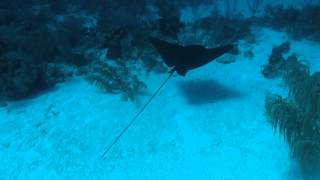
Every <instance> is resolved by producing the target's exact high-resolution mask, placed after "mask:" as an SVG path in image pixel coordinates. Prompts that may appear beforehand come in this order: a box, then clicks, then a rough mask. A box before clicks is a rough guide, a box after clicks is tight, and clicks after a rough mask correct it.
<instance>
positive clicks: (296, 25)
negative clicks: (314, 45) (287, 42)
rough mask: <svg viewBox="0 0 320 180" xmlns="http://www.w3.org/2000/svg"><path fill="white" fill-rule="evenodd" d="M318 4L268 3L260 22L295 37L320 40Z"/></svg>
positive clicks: (319, 7)
mask: <svg viewBox="0 0 320 180" xmlns="http://www.w3.org/2000/svg"><path fill="white" fill-rule="evenodd" d="M319 19H320V5H307V6H305V7H302V8H295V7H284V6H281V5H278V6H272V5H268V6H266V8H265V15H264V17H263V18H262V19H261V22H262V23H263V24H265V25H268V26H271V27H273V28H275V29H277V30H282V31H286V32H287V33H289V34H290V35H291V36H292V37H293V38H296V39H301V38H305V39H310V40H315V41H320V24H319V23H318V21H319Z"/></svg>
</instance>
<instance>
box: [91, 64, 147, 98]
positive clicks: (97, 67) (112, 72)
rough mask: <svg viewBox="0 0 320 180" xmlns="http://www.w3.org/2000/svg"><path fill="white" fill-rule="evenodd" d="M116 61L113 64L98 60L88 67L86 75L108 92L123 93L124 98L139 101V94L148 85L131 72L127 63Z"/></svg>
mask: <svg viewBox="0 0 320 180" xmlns="http://www.w3.org/2000/svg"><path fill="white" fill-rule="evenodd" d="M114 63H116V64H114ZM114 63H113V65H111V64H110V63H108V62H106V61H103V60H96V61H94V63H93V64H92V65H91V66H89V67H88V68H87V70H86V73H85V75H86V77H87V79H88V80H89V81H90V82H91V83H92V84H95V85H96V86H98V87H99V88H101V89H102V90H104V91H105V92H107V93H111V94H122V98H123V100H130V101H138V95H139V94H140V93H142V92H143V90H145V89H146V85H145V84H144V83H143V82H142V81H140V80H139V79H138V77H137V76H136V75H135V74H133V73H131V72H130V70H129V69H128V67H127V66H126V65H125V63H122V62H121V61H115V62H114Z"/></svg>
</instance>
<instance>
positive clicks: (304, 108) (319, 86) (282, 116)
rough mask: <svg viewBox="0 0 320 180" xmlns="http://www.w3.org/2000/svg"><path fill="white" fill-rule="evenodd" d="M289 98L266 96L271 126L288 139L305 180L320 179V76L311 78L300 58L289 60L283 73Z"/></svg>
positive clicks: (316, 74) (315, 74)
mask: <svg viewBox="0 0 320 180" xmlns="http://www.w3.org/2000/svg"><path fill="white" fill-rule="evenodd" d="M283 79H284V82H285V84H286V86H287V88H288V90H289V95H288V97H286V98H284V97H281V96H279V95H276V94H269V95H268V96H267V97H266V103H265V108H266V112H267V115H268V116H269V118H270V123H271V124H272V127H273V128H274V130H275V131H278V132H279V133H280V134H281V135H283V137H284V138H285V139H286V140H287V142H288V144H289V147H290V149H291V154H292V156H293V158H294V159H295V160H297V162H298V163H299V165H300V168H301V170H302V172H303V174H304V175H305V176H306V177H305V178H306V179H309V178H310V177H312V178H311V179H319V178H320V174H319V172H320V126H319V125H320V109H319V107H320V93H319V92H320V73H319V72H317V73H314V74H312V75H310V72H309V68H308V66H307V65H305V64H303V63H302V62H300V61H298V58H296V57H292V58H290V59H288V61H287V63H286V67H285V71H284V73H283Z"/></svg>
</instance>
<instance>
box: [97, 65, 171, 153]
mask: <svg viewBox="0 0 320 180" xmlns="http://www.w3.org/2000/svg"><path fill="white" fill-rule="evenodd" d="M174 72H175V71H174V69H172V70H171V71H170V72H169V73H170V74H169V76H168V77H167V78H166V79H165V80H164V81H163V83H162V84H161V85H160V86H159V88H158V89H157V90H156V91H155V92H154V93H153V94H152V96H151V97H150V98H149V100H148V101H147V102H146V103H145V104H144V105H143V107H142V108H141V109H140V111H139V112H137V114H136V115H135V116H134V117H133V118H132V119H131V121H130V122H129V123H128V124H127V125H126V126H125V127H124V128H123V129H122V131H121V132H120V133H119V134H118V135H117V136H116V138H115V139H114V140H113V141H112V143H111V144H110V145H109V146H107V148H106V149H105V151H104V152H103V154H102V155H101V158H102V159H105V158H106V155H107V154H108V152H109V151H110V150H111V149H112V147H113V146H114V145H115V144H117V142H118V141H119V140H120V138H121V137H122V136H123V135H124V134H125V133H126V132H127V130H128V129H129V128H130V127H131V126H132V125H133V123H134V122H135V121H136V120H137V119H138V117H139V116H140V114H142V113H143V111H144V110H145V109H146V107H147V106H148V105H149V104H150V103H151V101H152V100H153V99H154V98H155V97H156V95H157V94H158V93H159V92H160V90H161V89H162V88H163V86H164V85H165V84H166V83H167V82H168V81H169V79H170V78H171V77H172V75H173V73H174Z"/></svg>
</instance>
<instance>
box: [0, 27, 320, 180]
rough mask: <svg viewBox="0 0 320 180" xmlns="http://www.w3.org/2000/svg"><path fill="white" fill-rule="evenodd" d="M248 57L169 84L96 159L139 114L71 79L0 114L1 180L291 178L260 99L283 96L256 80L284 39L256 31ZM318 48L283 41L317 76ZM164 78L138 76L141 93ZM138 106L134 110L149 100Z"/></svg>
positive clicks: (278, 86)
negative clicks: (144, 86)
mask: <svg viewBox="0 0 320 180" xmlns="http://www.w3.org/2000/svg"><path fill="white" fill-rule="evenodd" d="M255 35H256V37H257V43H256V44H254V45H250V44H247V43H246V42H244V41H242V42H240V43H239V46H240V47H241V49H242V51H244V50H246V49H248V48H249V47H253V52H254V54H255V57H254V58H253V59H252V60H250V59H248V58H245V57H244V56H242V55H239V56H237V61H236V62H235V63H232V64H219V63H216V62H212V63H210V64H208V65H206V66H204V67H202V68H199V69H197V70H194V71H191V72H189V73H188V74H187V76H186V77H178V76H174V77H173V78H172V79H171V80H170V81H169V82H168V83H167V85H166V86H165V87H164V88H163V89H162V90H161V92H160V93H159V95H158V96H157V97H156V98H155V99H154V100H153V101H152V103H151V104H150V105H149V106H148V108H147V109H146V110H145V111H144V113H143V114H142V115H141V116H140V117H139V119H138V120H137V121H136V123H135V124H134V125H133V126H132V128H130V129H129V130H128V132H127V133H126V134H125V135H124V137H123V138H122V139H121V140H120V141H119V143H118V144H117V145H116V146H114V148H113V149H112V150H111V151H110V153H108V154H107V157H106V158H105V159H104V160H102V159H101V154H102V153H103V151H104V150H105V147H106V146H107V145H109V144H110V143H111V141H112V140H113V139H114V138H115V136H116V135H117V134H118V133H119V131H121V129H122V128H123V127H124V126H125V125H126V124H127V123H128V122H129V121H130V120H131V118H132V117H133V116H134V114H135V113H136V112H137V111H138V110H139V109H138V107H137V106H136V105H135V104H134V103H131V102H126V101H121V97H120V95H119V96H118V95H110V94H106V93H104V92H102V91H101V90H99V89H98V88H96V87H95V86H93V85H91V84H89V83H88V82H87V81H85V80H83V79H81V78H75V79H72V80H69V81H67V82H65V83H62V84H59V85H57V87H56V88H55V89H53V90H51V91H49V92H46V93H43V94H42V95H40V96H37V97H35V98H33V99H30V100H26V101H21V102H15V103H9V105H8V106H7V107H1V108H0V162H1V165H0V179H108V180H118V179H134V180H144V179H146V180H148V179H152V180H153V179H155V180H156V179H161V180H164V179H197V180H198V179H212V180H238V179H239V180H242V179H245V180H255V179H268V180H277V179H281V180H282V179H299V178H297V174H296V173H297V172H295V168H294V162H293V161H292V160H291V158H290V155H289V154H290V153H289V149H288V146H287V144H286V142H285V141H284V140H283V138H282V137H279V135H278V134H274V132H273V130H272V128H271V125H270V124H269V123H268V120H267V118H266V117H265V109H264V99H265V95H266V93H267V92H274V93H279V94H282V95H285V94H286V90H285V89H284V88H283V83H282V82H281V80H279V79H275V80H268V79H265V78H264V77H263V76H262V74H261V66H262V65H263V64H265V63H266V62H267V60H268V57H269V55H270V53H271V49H272V47H273V46H274V45H278V44H280V43H282V42H284V41H285V40H289V38H288V37H287V36H286V35H285V34H284V33H280V32H274V31H272V30H269V29H256V30H255ZM319 48H320V45H319V44H316V43H313V42H310V41H306V40H304V41H292V52H295V53H297V54H298V55H299V56H300V57H301V58H305V59H306V60H308V61H309V63H310V66H311V70H312V71H313V72H314V71H316V70H319V68H320V61H319V58H320V51H319ZM166 76H167V75H166V74H150V75H149V76H147V77H144V80H145V83H146V84H147V85H148V87H149V89H148V91H149V92H150V94H151V93H152V92H154V91H155V89H156V88H157V87H158V86H159V84H160V83H161V82H162V81H163V80H164V79H165V78H166ZM150 94H147V95H145V96H144V97H142V99H141V101H142V103H143V102H145V101H146V100H147V98H148V97H150Z"/></svg>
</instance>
